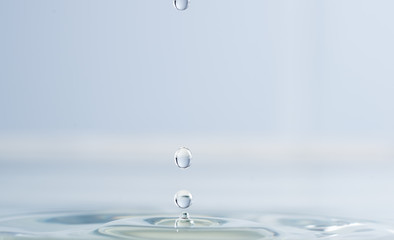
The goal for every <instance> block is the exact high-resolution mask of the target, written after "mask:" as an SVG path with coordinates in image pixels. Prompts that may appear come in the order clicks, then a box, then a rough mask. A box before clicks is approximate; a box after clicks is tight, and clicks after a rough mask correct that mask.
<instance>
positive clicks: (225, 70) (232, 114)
mask: <svg viewBox="0 0 394 240" xmlns="http://www.w3.org/2000/svg"><path fill="white" fill-rule="evenodd" d="M393 9H394V1H391V0H368V1H367V0H326V1H324V0H321V1H315V0H287V1H285V0H269V1H268V0H248V1H235V0H192V2H191V6H190V9H189V10H187V11H185V12H179V11H177V10H175V9H174V7H173V6H172V3H171V1H170V0H150V1H148V0H144V1H137V0H46V1H44V0H1V1H0V66H1V68H0V189H1V193H2V196H3V197H2V198H1V199H0V210H1V211H0V212H1V213H2V214H6V213H7V212H11V213H13V212H14V211H16V209H18V211H24V209H25V208H27V209H29V210H31V209H33V210H34V211H38V210H41V209H44V210H48V211H50V210H53V209H59V208H67V209H73V210H75V209H80V208H84V209H87V208H93V207H98V208H100V209H103V208H108V206H109V208H111V209H113V208H117V207H126V208H131V209H133V208H134V209H135V208H136V206H137V207H138V206H140V205H148V206H150V207H151V206H155V207H157V208H160V209H165V210H166V211H173V212H176V214H178V212H177V210H178V209H176V207H175V206H174V204H173V202H172V197H173V194H174V193H175V192H176V191H178V190H180V189H182V188H188V189H189V190H191V191H192V193H193V194H194V196H195V204H194V205H193V208H192V211H196V212H198V211H207V209H211V210H212V209H216V210H217V209H218V208H219V209H220V210H224V211H227V210H228V209H231V210H232V211H233V210H234V211H235V210H237V209H238V210H245V209H246V210H248V211H255V210H256V211H257V210H270V211H271V210H272V211H274V210H279V211H290V212H301V213H321V214H332V215H343V216H362V217H367V218H369V217H372V216H377V217H382V216H384V217H391V218H392V212H393V206H392V203H393V201H394V194H393V191H392V187H391V186H392V185H393V184H392V183H393V182H394V176H393V174H392V173H393V172H394V164H393V161H392V160H393V158H394V145H393V140H394V138H393V136H394V127H393V122H394V111H393V110H394V108H393V103H394V94H393V90H394V81H393V80H394V68H393V66H394V44H393V43H394V27H393V23H394V15H393ZM183 145H185V146H187V147H190V148H191V150H192V152H193V153H194V156H195V158H194V160H193V166H192V167H191V169H190V171H189V170H187V171H186V172H180V170H179V169H177V168H176V167H175V166H174V164H173V162H172V157H173V155H172V154H173V152H175V150H176V149H177V147H179V146H183ZM103 206H105V207H103Z"/></svg>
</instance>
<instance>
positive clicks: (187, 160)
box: [174, 147, 192, 168]
mask: <svg viewBox="0 0 394 240" xmlns="http://www.w3.org/2000/svg"><path fill="white" fill-rule="evenodd" d="M174 159H175V164H176V165H177V166H178V167H180V168H188V167H190V165H191V160H192V153H191V152H190V150H189V149H188V148H185V147H181V148H179V149H178V151H176V152H175V156H174Z"/></svg>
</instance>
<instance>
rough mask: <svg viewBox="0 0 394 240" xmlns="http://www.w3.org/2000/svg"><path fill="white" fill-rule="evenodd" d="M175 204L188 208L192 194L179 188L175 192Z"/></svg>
mask: <svg viewBox="0 0 394 240" xmlns="http://www.w3.org/2000/svg"><path fill="white" fill-rule="evenodd" d="M174 201H175V204H176V205H177V206H178V207H180V208H183V209H185V208H188V207H190V205H191V204H192V194H191V193H190V192H189V191H186V190H181V191H179V192H177V193H176V194H175V197H174Z"/></svg>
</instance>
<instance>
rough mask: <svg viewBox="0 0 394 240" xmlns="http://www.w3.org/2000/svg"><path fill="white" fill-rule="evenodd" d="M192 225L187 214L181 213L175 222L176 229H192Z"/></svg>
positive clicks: (192, 222)
mask: <svg viewBox="0 0 394 240" xmlns="http://www.w3.org/2000/svg"><path fill="white" fill-rule="evenodd" d="M193 225H194V221H193V219H191V218H190V215H189V213H187V212H182V213H181V216H179V218H178V219H177V220H176V221H175V227H176V228H182V227H192V226H193Z"/></svg>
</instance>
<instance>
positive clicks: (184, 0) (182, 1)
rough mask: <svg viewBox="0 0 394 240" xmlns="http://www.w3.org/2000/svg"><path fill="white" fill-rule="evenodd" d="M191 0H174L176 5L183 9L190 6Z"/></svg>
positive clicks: (177, 7)
mask: <svg viewBox="0 0 394 240" xmlns="http://www.w3.org/2000/svg"><path fill="white" fill-rule="evenodd" d="M189 3H190V0H174V6H175V8H176V9H178V10H180V11H183V10H186V9H187V7H188V6H189Z"/></svg>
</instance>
